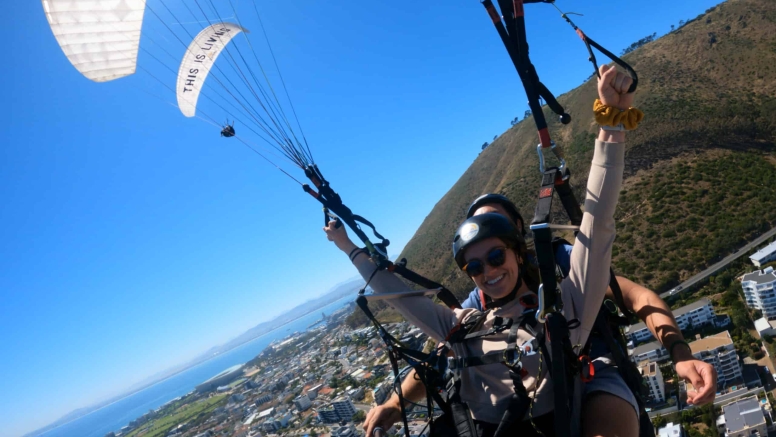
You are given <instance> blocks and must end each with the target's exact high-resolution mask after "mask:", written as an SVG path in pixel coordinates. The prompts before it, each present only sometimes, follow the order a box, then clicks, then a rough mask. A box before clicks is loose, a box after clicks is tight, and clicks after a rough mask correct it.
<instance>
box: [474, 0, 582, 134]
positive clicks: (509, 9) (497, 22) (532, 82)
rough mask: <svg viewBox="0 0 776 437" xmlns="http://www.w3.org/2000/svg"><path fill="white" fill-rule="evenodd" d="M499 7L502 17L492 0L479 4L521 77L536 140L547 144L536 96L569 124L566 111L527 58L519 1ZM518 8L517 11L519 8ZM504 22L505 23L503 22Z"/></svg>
mask: <svg viewBox="0 0 776 437" xmlns="http://www.w3.org/2000/svg"><path fill="white" fill-rule="evenodd" d="M498 3H499V7H500V8H501V12H502V14H503V16H504V21H502V19H501V15H500V14H499V13H498V11H497V10H496V8H495V6H493V2H492V1H491V0H484V1H483V2H482V5H483V6H484V7H485V10H486V11H487V12H488V15H489V16H490V18H491V21H493V25H494V26H495V28H496V31H497V32H498V34H499V37H500V38H501V42H502V43H503V44H504V47H505V48H506V50H507V53H509V57H510V58H511V59H512V63H513V64H514V66H515V69H516V70H517V73H518V75H519V76H520V81H521V82H522V84H523V88H524V89H525V94H526V96H527V97H528V106H529V107H530V108H531V114H533V116H534V122H535V123H536V128H537V130H538V131H539V139H540V141H541V144H542V146H543V147H550V146H551V141H550V136H549V134H548V132H547V121H546V120H545V118H544V112H543V111H542V105H541V102H540V101H539V98H540V97H542V98H544V100H545V101H546V102H547V106H549V107H550V109H552V110H553V111H554V112H555V113H557V114H559V115H561V121H563V122H564V123H568V122H569V121H571V117H570V116H569V115H568V114H566V112H565V111H564V109H563V107H562V106H561V105H560V104H559V103H558V101H557V99H555V96H553V95H552V93H551V92H550V91H549V90H548V89H547V87H546V86H544V85H543V84H542V83H541V82H540V81H539V76H538V75H537V74H536V69H535V68H534V66H533V64H532V63H531V60H530V58H529V57H528V43H527V40H526V34H525V20H524V17H523V13H522V3H523V2H522V0H515V1H514V3H513V4H514V7H513V4H510V3H512V2H509V1H508V0H498ZM518 9H519V10H518ZM504 22H506V25H505V24H504Z"/></svg>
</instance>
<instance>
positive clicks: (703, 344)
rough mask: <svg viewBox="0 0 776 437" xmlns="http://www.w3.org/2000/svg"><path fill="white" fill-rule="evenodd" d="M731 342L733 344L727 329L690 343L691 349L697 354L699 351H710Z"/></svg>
mask: <svg viewBox="0 0 776 437" xmlns="http://www.w3.org/2000/svg"><path fill="white" fill-rule="evenodd" d="M730 344H733V340H732V339H731V338H730V333H729V332H728V331H725V332H720V333H719V334H714V335H710V336H708V337H706V338H702V339H700V340H695V341H694V342H692V343H690V350H691V351H692V353H693V354H697V353H698V352H704V351H710V350H714V349H716V348H718V347H721V346H727V345H730Z"/></svg>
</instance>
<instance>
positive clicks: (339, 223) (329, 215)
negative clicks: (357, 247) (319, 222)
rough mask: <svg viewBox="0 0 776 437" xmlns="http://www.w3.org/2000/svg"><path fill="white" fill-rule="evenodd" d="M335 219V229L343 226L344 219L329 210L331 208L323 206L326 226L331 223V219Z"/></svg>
mask: <svg viewBox="0 0 776 437" xmlns="http://www.w3.org/2000/svg"><path fill="white" fill-rule="evenodd" d="M331 220H334V221H335V222H336V223H334V229H339V228H341V227H342V220H340V218H339V217H337V216H336V215H334V214H332V213H331V212H329V208H326V207H325V206H324V207H323V224H324V226H328V225H329V221H331Z"/></svg>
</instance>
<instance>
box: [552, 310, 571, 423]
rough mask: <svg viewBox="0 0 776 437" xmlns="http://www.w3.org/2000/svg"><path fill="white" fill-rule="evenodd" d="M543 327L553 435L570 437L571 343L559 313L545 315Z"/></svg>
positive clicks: (564, 322) (565, 323) (566, 324)
mask: <svg viewBox="0 0 776 437" xmlns="http://www.w3.org/2000/svg"><path fill="white" fill-rule="evenodd" d="M545 326H546V330H547V333H548V335H549V337H550V350H551V351H552V362H551V364H550V375H551V376H552V387H553V394H554V396H555V417H554V424H555V435H557V436H559V437H570V436H571V435H572V433H571V427H572V420H571V401H572V398H571V396H572V394H573V391H572V387H571V383H572V378H573V369H572V368H571V366H569V360H570V359H571V358H572V356H573V355H569V351H570V349H571V341H570V339H569V329H568V323H567V322H566V318H565V317H563V315H562V314H561V313H559V312H552V313H549V314H548V315H547V320H546V322H545ZM572 354H573V352H572Z"/></svg>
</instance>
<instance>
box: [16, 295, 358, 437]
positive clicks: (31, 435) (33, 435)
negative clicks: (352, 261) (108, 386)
mask: <svg viewBox="0 0 776 437" xmlns="http://www.w3.org/2000/svg"><path fill="white" fill-rule="evenodd" d="M349 297H350V296H348V295H345V296H342V297H340V298H338V299H335V300H333V301H331V302H328V303H326V304H324V305H322V306H320V307H318V308H315V309H311V310H309V311H307V312H305V313H304V314H301V315H299V316H298V317H295V318H294V319H292V320H289V321H287V322H284V323H282V324H280V325H278V326H276V327H274V328H273V329H271V330H269V331H267V332H264V333H263V334H261V335H258V336H256V337H253V338H251V339H249V340H246V341H244V342H242V343H239V344H236V345H234V346H233V347H231V348H229V349H227V350H223V351H220V352H218V353H217V354H214V355H212V356H210V357H207V358H206V359H203V360H201V361H198V362H196V363H193V364H191V365H188V366H186V367H185V368H182V369H180V370H178V371H176V372H174V373H172V374H170V375H167V376H165V377H163V378H161V379H158V380H155V381H153V382H150V383H148V384H145V385H143V386H142V387H140V388H138V389H135V390H132V391H129V392H127V393H124V394H121V395H118V396H117V397H116V398H113V399H111V400H109V401H108V402H107V403H105V404H103V405H100V406H98V407H95V408H94V409H91V410H89V411H88V412H86V413H84V414H81V415H79V416H77V417H74V418H72V419H70V420H68V421H67V422H63V423H60V424H57V425H56V426H54V427H51V428H47V427H42V428H39V429H37V430H33V431H31V432H28V433H26V434H23V435H22V436H21V437H39V436H45V435H46V434H48V433H50V432H52V431H55V430H57V429H59V428H61V427H63V426H66V425H68V424H71V423H73V422H75V421H78V420H81V419H83V418H85V417H88V416H89V415H92V414H94V413H97V412H99V411H101V410H103V409H105V408H108V407H110V406H112V405H114V404H116V403H118V402H121V401H122V400H125V399H127V398H129V397H131V396H134V395H136V394H138V393H140V392H142V391H145V390H148V389H150V388H152V387H154V386H157V385H159V384H162V383H164V382H165V381H168V380H169V379H171V378H174V377H176V376H178V375H180V374H182V373H184V372H187V371H190V370H192V369H195V368H196V367H199V366H202V365H205V364H207V363H208V362H210V361H211V360H214V359H216V358H218V357H220V356H223V355H225V354H226V353H229V352H232V351H235V350H236V349H239V348H240V347H243V346H245V345H247V344H249V343H251V342H253V341H256V340H259V339H261V338H262V337H265V336H267V335H270V334H272V333H275V332H276V331H278V330H280V329H282V328H283V327H285V326H287V325H289V324H291V323H294V322H296V321H298V320H299V319H302V318H304V317H306V316H308V315H310V314H312V313H314V312H317V311H319V310H321V309H322V308H326V307H328V306H331V305H334V304H337V303H338V302H342V301H344V300H346V299H348V298H349ZM343 303H344V302H343ZM343 306H344V305H343ZM309 328H310V327H309V326H308V327H307V328H305V330H307V329H309ZM295 332H298V331H295ZM289 335H290V334H289ZM270 344H271V343H270ZM192 390H193V388H192ZM87 408H88V407H87Z"/></svg>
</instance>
